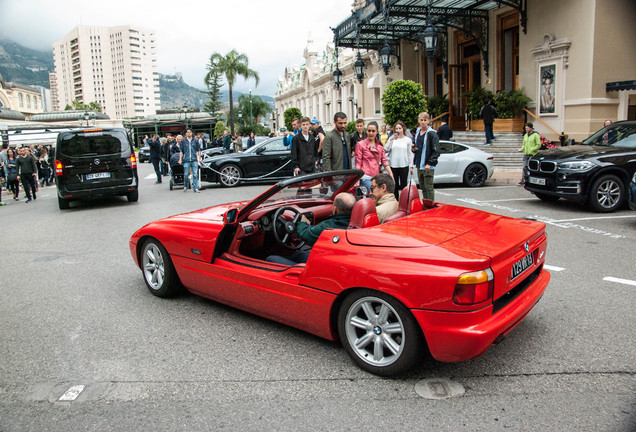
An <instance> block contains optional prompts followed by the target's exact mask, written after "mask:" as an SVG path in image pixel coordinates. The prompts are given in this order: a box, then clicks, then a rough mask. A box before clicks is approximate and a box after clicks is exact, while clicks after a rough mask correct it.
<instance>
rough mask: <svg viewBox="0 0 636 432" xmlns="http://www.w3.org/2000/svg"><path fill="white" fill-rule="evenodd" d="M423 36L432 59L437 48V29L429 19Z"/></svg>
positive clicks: (428, 54) (427, 52) (427, 53)
mask: <svg viewBox="0 0 636 432" xmlns="http://www.w3.org/2000/svg"><path fill="white" fill-rule="evenodd" d="M422 38H423V39H424V49H425V50H426V55H427V57H428V58H429V59H432V58H433V56H434V55H435V50H436V49H437V31H436V30H435V27H433V26H432V25H431V24H430V21H428V24H427V26H426V28H425V29H424V31H423V32H422Z"/></svg>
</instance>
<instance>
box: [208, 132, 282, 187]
mask: <svg viewBox="0 0 636 432" xmlns="http://www.w3.org/2000/svg"><path fill="white" fill-rule="evenodd" d="M243 141H246V140H245V139H244V140H243ZM293 174H294V170H293V169H292V166H291V151H290V149H289V147H286V146H285V145H284V144H283V138H282V137H275V138H269V139H267V140H264V141H263V142H261V143H260V144H256V145H255V146H253V147H252V148H249V149H247V150H245V151H244V152H243V153H229V154H224V155H212V156H210V155H209V154H208V155H204V157H203V160H202V164H201V179H202V180H204V181H208V182H218V183H220V184H221V185H222V186H224V187H234V186H238V185H240V184H241V183H242V182H250V181H252V182H253V181H270V180H272V181H277V180H280V179H283V178H287V177H291V176H292V175H293Z"/></svg>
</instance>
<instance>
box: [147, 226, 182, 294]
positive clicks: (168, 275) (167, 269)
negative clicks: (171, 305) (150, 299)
mask: <svg viewBox="0 0 636 432" xmlns="http://www.w3.org/2000/svg"><path fill="white" fill-rule="evenodd" d="M139 261H140V263H141V273H142V274H143V275H144V281H145V282H146V286H147V287H148V289H149V290H150V292H151V293H152V294H153V295H156V296H157V297H174V296H176V295H178V294H179V293H180V292H181V283H180V281H179V277H178V276H177V272H176V271H175V269H174V265H173V264H172V260H171V259H170V255H168V251H166V248H164V247H163V245H162V244H161V243H160V242H159V241H158V240H157V239H154V238H151V239H148V240H146V241H145V242H144V244H143V246H142V247H141V254H140V256H139Z"/></svg>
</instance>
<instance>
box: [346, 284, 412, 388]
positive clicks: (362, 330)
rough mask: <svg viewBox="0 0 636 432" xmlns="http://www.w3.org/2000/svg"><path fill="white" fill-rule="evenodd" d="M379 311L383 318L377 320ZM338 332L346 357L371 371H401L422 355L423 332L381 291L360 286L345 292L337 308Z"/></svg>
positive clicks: (376, 373)
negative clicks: (346, 294) (370, 314)
mask: <svg viewBox="0 0 636 432" xmlns="http://www.w3.org/2000/svg"><path fill="white" fill-rule="evenodd" d="M370 310H372V311H373V313H374V314H375V315H374V316H372V317H369V316H367V313H368V312H367V311H370ZM381 312H382V313H381ZM382 315H386V318H385V319H384V320H383V322H378V317H380V316H382ZM354 321H355V323H354ZM389 328H390V331H389ZM338 333H339V335H340V340H341V341H342V345H343V346H344V348H345V350H346V351H347V354H349V357H351V359H352V360H353V361H354V362H355V363H356V364H357V365H358V366H360V368H362V369H364V370H366V371H367V372H371V373H372V374H375V375H380V376H392V375H397V374H401V373H404V372H406V371H408V370H409V369H411V368H412V367H413V366H414V365H415V363H416V362H417V361H418V360H421V359H422V358H423V356H422V353H423V347H424V336H423V334H422V330H421V328H420V326H419V325H418V323H417V321H416V320H415V318H414V317H413V314H411V312H410V311H409V310H408V309H407V308H406V306H404V305H403V304H402V303H400V302H399V301H397V300H396V299H394V298H393V297H391V296H389V295H387V294H384V293H381V292H377V291H372V290H368V289H362V290H358V291H355V292H353V293H351V294H350V295H349V296H347V298H345V299H344V301H343V302H342V305H341V306H340V310H339V311H338ZM365 339H366V343H360V341H364V340H365ZM376 349H377V350H378V355H377V358H375V357H376V355H375V350H376ZM380 351H381V352H380Z"/></svg>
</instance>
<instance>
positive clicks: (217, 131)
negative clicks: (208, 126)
mask: <svg viewBox="0 0 636 432" xmlns="http://www.w3.org/2000/svg"><path fill="white" fill-rule="evenodd" d="M225 129H227V127H226V126H225V123H223V122H222V121H218V122H216V125H215V126H214V136H215V137H219V136H221V135H223V131H224V130H225Z"/></svg>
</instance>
